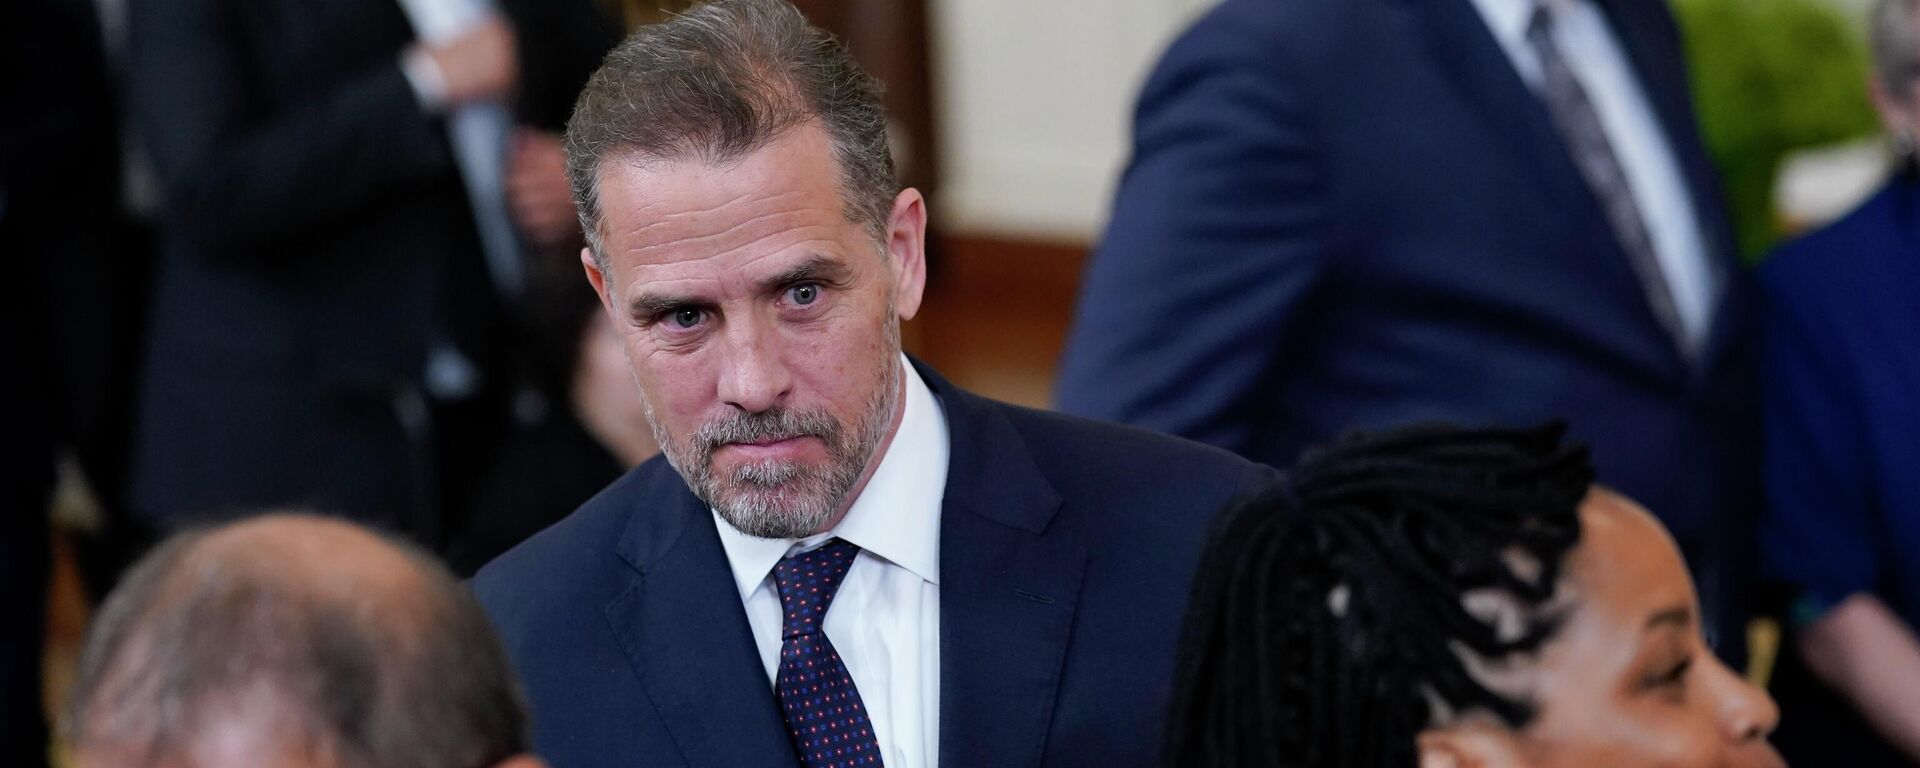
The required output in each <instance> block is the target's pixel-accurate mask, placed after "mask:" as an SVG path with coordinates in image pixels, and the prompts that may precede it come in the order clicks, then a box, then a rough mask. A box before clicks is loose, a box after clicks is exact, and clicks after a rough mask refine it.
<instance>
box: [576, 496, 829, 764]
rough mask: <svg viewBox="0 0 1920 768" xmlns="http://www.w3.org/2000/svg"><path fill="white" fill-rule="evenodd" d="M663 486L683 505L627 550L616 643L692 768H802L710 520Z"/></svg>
mask: <svg viewBox="0 0 1920 768" xmlns="http://www.w3.org/2000/svg"><path fill="white" fill-rule="evenodd" d="M662 483H666V484H670V485H672V486H673V488H672V489H671V490H670V491H668V493H671V494H673V498H675V501H674V503H672V504H667V505H663V506H662V508H660V509H657V510H641V511H636V513H635V514H634V515H633V518H632V520H631V521H630V522H629V523H628V525H627V531H626V533H625V535H624V536H622V538H621V541H620V544H619V555H620V558H621V559H622V560H624V561H626V563H627V564H628V565H629V566H632V568H633V569H634V575H633V578H632V583H631V584H630V586H629V587H628V588H627V589H626V590H625V591H624V592H622V593H621V594H620V595H619V596H618V597H616V598H614V599H613V601H612V602H611V603H609V604H608V605H607V609H606V612H607V620H608V621H609V622H610V623H611V624H612V625H613V632H614V635H615V636H616V637H617V638H618V639H619V642H620V647H621V649H622V650H623V651H625V652H626V655H627V659H628V661H629V662H630V663H631V664H632V666H633V673H634V674H635V675H636V676H637V677H638V678H639V681H640V684H641V686H642V687H643V688H645V690H646V692H647V696H648V697H649V698H650V699H651V700H652V702H653V706H654V710H655V711H656V712H658V713H659V715H660V719H661V722H662V723H664V724H665V725H666V728H667V731H668V732H669V733H670V734H671V735H672V737H673V741H674V744H675V746H677V747H679V749H680V754H681V757H682V758H684V759H685V760H686V762H687V764H688V765H691V766H734V765H754V766H774V765H797V764H798V763H797V760H796V759H795V758H794V757H793V745H792V742H791V741H790V740H789V739H788V738H787V733H786V726H785V721H784V719H783V718H782V716H781V714H780V708H779V705H778V704H777V703H776V702H775V701H774V698H773V688H772V686H771V685H769V684H768V683H767V676H766V670H765V669H764V668H763V667H762V666H761V663H760V655H759V652H758V650H757V649H756V647H755V646H754V642H753V633H752V629H751V628H750V627H749V626H748V624H747V617H746V611H745V610H744V609H742V607H741V604H740V593H739V590H738V588H737V587H736V586H735V584H734V580H733V576H732V573H731V571H730V570H729V569H728V567H727V558H726V552H725V550H723V549H722V548H721V546H720V537H719V535H718V534H717V533H716V532H715V531H714V530H713V523H712V519H711V517H710V513H708V512H707V511H706V509H705V507H704V506H703V505H702V504H701V503H700V501H699V500H698V499H696V498H695V497H694V496H693V494H692V493H690V492H688V491H687V489H686V487H685V486H684V485H683V484H681V483H680V482H679V478H678V475H673V474H671V473H668V477H667V479H666V480H663V481H662ZM664 497H667V494H664V493H656V494H648V495H646V496H645V498H664Z"/></svg>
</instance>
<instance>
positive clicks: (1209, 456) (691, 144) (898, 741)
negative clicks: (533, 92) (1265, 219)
mask: <svg viewBox="0 0 1920 768" xmlns="http://www.w3.org/2000/svg"><path fill="white" fill-rule="evenodd" d="M567 130H568V135H567V142H568V156H569V166H570V170H571V172H572V174H573V180H574V189H575V192H576V196H577V198H578V201H579V203H580V209H581V212H582V220H583V223H584V224H585V230H586V231H587V232H588V233H589V245H588V248H587V249H586V250H585V251H583V253H582V255H581V260H582V263H583V265H584V266H585V269H586V272H587V275H588V278H589V280H590V281H591V282H592V283H593V285H594V287H595V289H596V290H597V291H598V292H599V294H600V296H601V298H602V301H603V302H604V303H605V305H606V307H607V310H608V311H609V312H610V313H611V315H612V317H613V318H614V321H615V323H616V324H617V325H618V326H619V328H620V330H621V333H622V335H623V337H624V341H625V343H626V347H627V354H628V357H629V359H630V360H631V361H632V363H633V372H634V376H635V379H636V381H637V382H638V384H639V387H640V390H641V393H642V395H643V396H644V398H645V400H646V403H647V406H648V413H649V415H650V417H651V421H652V424H653V426H654V429H655V435H656V437H657V438H658V442H659V444H660V446H661V448H662V451H663V456H662V457H661V458H657V459H655V460H653V461H650V462H648V463H646V464H643V465H641V466H640V467H639V468H637V469H635V470H633V471H632V472H630V473H628V474H627V475H626V476H625V477H624V478H622V479H621V480H620V481H618V482H617V483H615V484H614V485H613V486H612V487H611V488H609V489H607V490H606V491H604V492H602V493H601V494H600V495H599V496H597V497H595V498H594V499H593V500H592V501H589V502H588V503H587V504H586V505H585V506H583V507H582V508H581V509H580V510H579V511H578V512H575V513H574V514H573V515H572V516H570V517H569V518H567V519H566V520H564V521H563V522H561V523H559V524H557V525H555V526H554V527H552V528H550V529H548V530H546V531H544V532H542V533H541V534H539V535H537V536H535V537H534V538H532V539H530V540H528V541H527V542H525V543H524V544H522V545H521V546H519V547H518V548H516V549H514V550H512V551H510V552H508V553H507V554H506V555H504V556H502V557H501V558H500V559H498V560H496V561H495V562H494V563H492V564H490V565H489V566H487V567H486V568H484V569H483V570H482V571H481V572H480V574H479V575H478V576H477V577H476V578H475V580H474V590H475V592H476V594H478V596H479V598H480V600H481V602H482V603H483V604H484V605H485V606H486V608H487V610H488V611H489V612H490V614H491V615H492V617H493V619H494V621H495V622H496V623H497V625H498V626H499V628H500V630H501V633H502V635H503V636H504V638H505V641H506V645H507V648H508V653H509V654H510V655H511V656H512V658H513V660H514V662H515V663H516V665H517V667H518V669H519V670H520V672H521V674H522V676H523V679H524V681H525V684H526V689H527V692H528V696H529V698H530V700H531V704H532V707H533V711H534V721H535V724H534V731H535V742H536V747H537V749H538V750H539V751H540V752H541V753H542V754H543V755H544V756H546V757H547V758H549V759H550V760H552V761H553V763H554V764H556V765H563V766H597V765H607V766H612V765H623V766H624V765H649V766H793V765H798V766H806V767H807V768H819V767H822V766H852V765H878V764H885V765H888V766H891V767H892V768H906V767H908V766H934V765H948V766H1035V765H1054V766H1061V765H1086V766H1102V767H1103V768H1109V767H1111V766H1130V765H1148V764H1151V763H1152V762H1153V761H1154V758H1155V756H1156V754H1157V750H1158V747H1159V744H1158V742H1159V733H1160V721H1161V718H1162V715H1163V709H1164V705H1165V703H1164V702H1165V698H1166V695H1167V693H1168V688H1169V678H1170V674H1171V669H1172V666H1173V661H1174V652H1175V645H1176V643H1175V639H1176V635H1177V634H1178V627H1179V625H1180V619H1181V615H1182V614H1183V612H1184V610H1185V605H1186V602H1187V595H1188V592H1189V584H1190V581H1191V579H1192V576H1193V573H1194V570H1195V568H1196V566H1197V557H1198V554H1199V552H1200V549H1201V546H1202V544H1203V539H1204V538H1205V530H1206V528H1207V521H1208V520H1209V519H1210V518H1211V516H1212V512H1213V511H1214V510H1216V509H1218V508H1219V507H1220V506H1221V505H1222V504H1223V503H1224V502H1226V501H1227V500H1229V499H1230V498H1231V497H1233V496H1234V495H1235V494H1237V493H1239V492H1241V491H1242V490H1243V489H1246V488H1249V487H1251V486H1252V485H1254V484H1255V483H1258V482H1260V481H1261V480H1262V479H1263V478H1264V477H1265V476H1267V475H1269V474H1271V471H1270V470H1265V469H1263V468H1260V467H1258V466H1256V465H1254V464H1251V463H1248V462H1246V461H1244V460H1242V459H1239V458H1237V457H1234V456H1232V455H1231V454H1228V453H1226V452H1223V451H1219V450H1217V449H1212V448H1207V447H1204V446H1199V445H1195V444H1192V443H1187V442H1184V441H1180V440H1175V439H1172V438H1167V437H1163V436H1158V435H1154V434H1151V433H1148V432H1144V431H1139V430H1134V429H1131V428H1126V427H1117V426H1108V425H1101V424H1098V423H1094V422H1087V421H1082V420H1079V419H1075V418H1071V417H1063V416H1058V415H1053V414H1046V413H1041V412H1036V411H1029V410H1024V409H1020V408H1015V407H1012V406H1007V405H1002V404H999V403H995V402H992V401H988V400H985V399H982V398H979V397H977V396H974V395H971V394H968V393H967V392H965V391H962V390H960V389H958V388H956V387H954V386H953V385H951V384H949V383H947V382H946V381H944V380H942V379H941V378H940V376H939V375H937V374H936V373H934V372H933V371H932V370H930V369H927V368H925V367H923V366H920V365H917V364H913V363H911V362H910V361H908V360H907V358H906V357H905V356H904V355H902V354H901V348H900V336H899V325H900V323H901V322H902V321H904V320H907V319H910V318H911V317H912V316H913V315H914V313H915V312H916V311H917V310H918V307H919V303H920V296H921V290H922V287H923V285H924V281H925V276H926V272H925V261H924V255H925V254H924V235H925V228H926V217H927V212H926V207H925V203H924V201H923V200H922V198H921V196H920V193H919V192H917V191H915V190H913V189H905V190H902V189H900V187H899V185H898V183H897V182H895V181H894V176H893V166H892V161H891V159H890V157H889V154H888V147H887V141H886V120H885V115H884V112H883V111H882V110H881V108H880V106H879V101H878V84H877V83H876V82H875V81H874V80H873V79H872V78H870V77H868V76H867V75H866V74H864V73H862V72H861V71H860V70H859V69H858V68H857V67H856V66H855V65H854V64H853V62H852V60H851V59H850V58H849V57H848V56H847V55H846V53H845V51H844V50H843V49H842V48H841V47H840V46H839V45H838V44H837V43H835V42H833V41H832V40H831V38H829V37H828V36H826V35H825V33H822V32H820V31H819V30H817V29H814V28H812V27H809V26H808V25H807V23H806V21H805V19H804V18H803V17H802V16H801V15H800V14H799V12H798V11H796V10H795V9H793V8H792V7H791V6H790V5H787V3H786V2H785V0H718V2H714V3H710V4H708V5H704V6H701V7H698V8H696V9H694V10H692V11H690V12H688V13H687V14H685V15H682V16H679V17H677V18H675V19H674V20H672V21H669V22H667V23H664V24H661V25H658V26H654V27H648V28H644V29H642V30H641V31H640V32H637V33H636V34H635V35H634V36H633V37H632V38H630V39H629V40H628V41H627V42H626V43H624V44H622V45H621V47H620V48H618V49H617V50H615V52H614V53H613V54H612V55H610V56H609V57H608V58H607V61H606V63H605V64H604V65H603V67H602V69H601V70H600V72H598V73H597V74H596V75H595V76H594V77H593V79H592V81H591V82H590V83H589V85H588V87H587V90H586V91H585V92H584V93H583V95H582V96H581V99H580V102H579V104H578V105H577V107H576V109H575V113H574V117H573V119H572V120H571V121H570V122H569V124H568V129H567Z"/></svg>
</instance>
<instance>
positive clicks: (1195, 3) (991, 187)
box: [929, 0, 1211, 242]
mask: <svg viewBox="0 0 1920 768" xmlns="http://www.w3.org/2000/svg"><path fill="white" fill-rule="evenodd" d="M1210 4H1211V0H930V8H929V16H930V19H929V23H930V25H931V26H932V27H933V45H934V49H935V50H934V51H933V56H934V78H935V81H936V91H937V94H938V98H939V102H938V103H937V104H935V112H936V119H937V120H938V121H939V134H940V143H941V151H942V155H941V168H942V174H943V178H942V181H941V191H940V195H939V199H937V200H934V201H933V205H934V212H935V213H934V215H935V216H936V218H937V219H938V220H939V222H940V223H941V225H942V226H944V227H946V228H948V229H949V230H953V231H960V232H968V233H980V234H991V235H997V236H1012V237H1021V238H1038V239H1048V240H1067V241H1079V242H1087V241H1091V239H1092V238H1093V237H1094V236H1095V235H1096V234H1097V233H1098V232H1099V231H1100V229H1101V228H1102V227H1103V226H1104V225H1105V223H1106V212H1107V208H1108V205H1109V203H1110V198H1111V197H1112V189H1113V182H1114V181H1115V179H1116V178H1117V176H1118V174H1119V172H1120V170H1121V168H1122V165H1123V163H1124V162H1125V160H1126V154H1127V141H1128V130H1129V129H1128V126H1129V123H1130V114H1131V111H1132V108H1133V100H1134V96H1135V94H1136V92H1137V91H1138V89H1139V87H1140V84H1141V82H1142V81H1143V80H1144V78H1145V77H1146V74H1147V72H1148V70H1149V69H1150V68H1151V67H1152V65H1153V62H1154V60H1155V59H1157V58H1158V57H1159V54H1160V52H1161V50H1162V49H1163V48H1164V47H1165V46H1166V44H1167V43H1168V42H1169V41H1170V40H1171V38H1172V37H1173V35H1174V34H1176V33H1177V32H1178V31H1179V30H1180V29H1181V28H1182V27H1183V26H1184V25H1185V24H1186V23H1187V22H1188V21H1189V20H1190V19H1191V18H1192V17H1193V15H1194V14H1196V13H1198V12H1199V11H1200V10H1201V9H1203V8H1205V7H1206V6H1208V5H1210Z"/></svg>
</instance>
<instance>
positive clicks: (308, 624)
mask: <svg viewBox="0 0 1920 768" xmlns="http://www.w3.org/2000/svg"><path fill="white" fill-rule="evenodd" d="M214 534H217V530H216V531H201V532H189V533H184V534H180V535H178V536H176V537H174V538H173V539H171V540H169V541H168V542H167V543H165V544H163V545H161V546H160V547H159V548H158V549H156V550H155V551H154V552H152V553H151V554H149V555H148V556H147V557H145V558H143V559H142V560H141V562H140V563H139V564H137V565H136V566H135V567H134V568H133V569H132V570H131V571H129V572H128V574H127V576H126V578H125V579H124V581H123V582H122V583H121V585H120V586H119V587H118V588H117V589H115V590H114V592H113V594H112V596H110V597H109V598H108V600H107V602H106V604H105V605H104V606H103V607H102V609H101V611H100V613H99V615H98V616H97V617H96V618H95V620H94V626H93V628H92V630H91V631H90V633H89V635H88V640H87V644H86V648H85V650H84V652H83V654H82V657H81V666H80V673H79V679H78V682H77V683H76V684H75V687H74V691H73V698H72V702H71V704H70V706H69V709H68V711H67V713H66V717H65V719H64V722H63V724H62V725H63V731H64V735H65V737H66V739H67V741H68V742H69V743H71V744H73V745H74V746H76V747H79V748H82V749H86V748H90V747H100V748H104V749H108V750H111V751H112V753H113V754H120V753H121V752H123V751H124V752H126V753H129V754H130V756H132V759H139V760H143V761H144V762H145V764H147V765H155V764H161V763H165V762H167V761H169V760H174V759H179V758H181V757H183V756H185V755H187V754H190V753H191V750H192V749H193V748H194V745H195V744H197V743H199V742H198V741H197V740H198V739H199V738H200V737H201V735H202V734H205V733H207V732H208V731H209V729H212V728H217V727H219V726H220V725H221V724H222V723H225V722H230V720H231V718H233V717H234V716H236V715H244V716H247V717H261V718H264V720H263V721H262V722H264V723H265V724H266V725H267V726H269V727H272V728H276V729H278V730H275V731H270V733H272V734H273V735H274V737H275V738H277V739H285V741H281V742H280V743H281V744H283V745H284V746H287V747H289V748H296V749H301V750H304V752H302V753H301V754H306V755H331V756H332V757H333V758H334V760H333V761H332V762H333V763H334V764H338V765H353V766H366V767H367V768H479V767H480V766H488V765H494V764H496V763H499V762H501V761H504V760H506V759H508V758H510V757H513V756H514V755H518V754H522V753H525V752H527V751H528V748H529V741H530V739H529V737H528V718H527V714H526V708H525V704H524V702H523V700H522V698H521V695H520V692H519V688H518V685H517V683H516V682H515V679H514V677H513V673H512V671H511V669H510V667H509V666H508V663H507V659H506V653H505V651H504V650H502V648H501V647H500V643H499V640H498V639H496V637H495V635H494V633H493V629H492V627H491V625H490V624H489V623H488V621H487V617H486V615H485V614H484V613H483V612H482V610H481V608H480V606H479V604H478V603H477V602H476V601H475V600H474V599H473V597H472V595H471V594H469V593H468V592H467V591H466V590H465V589H464V588H462V587H461V586H460V585H459V583H457V582H456V581H455V580H454V578H453V576H452V574H450V573H448V572H447V570H446V568H445V567H444V566H442V565H440V564H439V562H438V561H436V560H434V559H433V558H432V557H431V556H429V555H426V554H424V553H422V552H421V551H419V550H417V549H415V548H413V547H412V546H410V545H407V544H405V543H403V542H399V541H396V540H392V539H387V543H389V544H391V545H392V546H394V547H396V548H397V549H398V550H399V551H400V553H401V554H402V555H404V557H405V558H406V560H407V561H408V562H409V563H410V564H411V565H412V566H413V567H412V568H410V569H409V570H410V571H412V573H411V574H410V575H409V577H408V579H407V581H405V582H403V583H404V584H405V586H407V587H410V588H409V589H405V590H392V591H393V592H394V593H395V594H390V595H381V596H354V597H352V598H350V599H341V597H340V596H339V595H327V594H324V591H325V590H323V589H317V588H316V586H315V584H314V583H313V582H312V577H311V576H310V575H308V576H304V577H303V576H301V575H299V574H297V573H287V574H279V573H276V569H277V568H278V565H279V564H277V563H275V562H272V560H271V557H270V556H267V557H252V558H248V557H236V556H231V555H232V553H226V552H223V553H220V554H209V553H207V552H206V551H205V550H207V549H212V548H213V547H211V546H209V541H210V539H212V538H213V536H214ZM303 578H306V579H308V581H302V579H303ZM382 591H387V590H382Z"/></svg>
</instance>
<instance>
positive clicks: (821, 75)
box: [566, 0, 900, 267]
mask: <svg viewBox="0 0 1920 768" xmlns="http://www.w3.org/2000/svg"><path fill="white" fill-rule="evenodd" d="M880 94H881V85H880V81H878V80H876V79H874V78H873V77H872V76H871V75H868V74H867V73H866V72H865V71H863V70H861V69H860V67H859V65H858V64H856V63H855V62H854V60H853V57H852V56H851V55H850V54H848V53H847V50H846V48H845V47H844V46H842V45H841V44H840V42H839V41H838V40H836V39H834V37H833V36H832V35H830V34H828V33H826V32H825V31H822V30H821V29H819V28H817V27H813V26H810V25H809V24H808V23H807V20H806V17H805V16H803V15H801V13H800V11H799V10H798V9H796V8H794V7H793V6H792V5H791V4H789V3H787V2H786V0H713V2H707V3H703V4H701V5H699V6H696V7H694V8H693V9H691V10H689V11H687V12H686V13H683V14H680V15H679V16H676V17H674V18H673V19H672V20H670V21H667V22H664V23H661V24H654V25H650V26H645V27H641V28H640V29H639V30H637V31H635V32H634V33H633V34H632V35H631V36H629V37H628V38H627V39H626V41H625V42H622V43H621V44H620V46H619V47H618V48H615V49H614V50H613V52H612V53H610V54H608V55H607V58H606V61H605V62H604V63H603V64H601V66H600V69H599V70H597V71H595V72H594V73H593V77H592V78H591V79H590V80H588V82H587V85H586V88H585V90H583V91H582V92H581V93H580V99H579V100H578V101H577V102H575V104H574V108H573V117H572V119H570V120H568V121H567V141H566V146H567V176H568V179H569V181H570V182H571V184H572V186H573V199H574V204H575V207H576V208H577V209H578V210H579V212H580V225H581V229H582V230H584V231H585V232H586V236H587V244H588V245H589V247H591V248H592V249H593V253H594V258H595V259H598V260H601V263H602V266H603V267H604V266H605V257H604V255H602V250H601V239H600V227H599V225H600V219H601V210H600V199H599V193H598V188H597V187H598V176H599V172H600V168H601V166H602V164H603V163H605V162H606V161H607V160H609V159H612V158H623V159H634V160H642V161H649V160H664V161H678V160H685V159H689V158H697V159H699V160H702V161H704V162H707V163H725V162H729V161H732V160H735V159H738V158H740V157H743V156H745V155H747V154H750V153H752V152H753V151H755V150H758V149H760V148H762V147H764V146H766V145H767V144H769V143H772V142H773V141H774V140H776V139H778V138H780V137H781V136H783V135H784V134H785V133H786V132H787V131H788V130H790V129H792V128H794V127H796V126H799V125H802V124H806V123H808V122H812V121H818V123H819V124H820V125H821V126H822V127H823V128H824V129H825V131H826V133H827V136H828V139H829V140H830V142H831V143H832V146H833V152H834V156H835V159H836V160H837V161H838V164H839V169H840V184H841V198H842V199H843V201H844V207H845V211H846V216H847V220H848V221H851V222H854V223H856V224H859V225H861V226H862V227H864V228H865V229H866V230H867V231H868V232H869V233H870V234H872V235H873V237H874V238H875V239H880V238H883V237H884V236H885V234H886V223H887V218H888V213H889V212H890V211H891V210H892V204H893V198H894V196H895V195H896V194H897V193H898V192H899V191H900V183H899V181H898V179H897V178H896V177H895V175H894V167H893V157H892V155H891V154H889V149H888V144H887V119H886V109H885V107H884V106H882V105H881V102H880Z"/></svg>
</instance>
